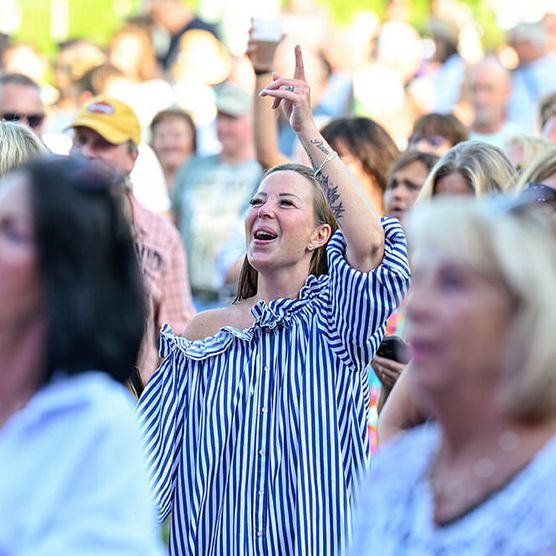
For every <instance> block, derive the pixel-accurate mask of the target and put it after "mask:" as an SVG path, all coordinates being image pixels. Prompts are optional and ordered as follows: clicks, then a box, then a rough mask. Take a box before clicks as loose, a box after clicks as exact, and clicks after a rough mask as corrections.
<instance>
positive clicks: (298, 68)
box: [293, 44, 305, 81]
mask: <svg viewBox="0 0 556 556" xmlns="http://www.w3.org/2000/svg"><path fill="white" fill-rule="evenodd" d="M293 77H294V79H300V80H302V81H305V66H304V65H303V54H302V53H301V47H300V46H299V45H298V44H296V45H295V71H294V72H293Z"/></svg>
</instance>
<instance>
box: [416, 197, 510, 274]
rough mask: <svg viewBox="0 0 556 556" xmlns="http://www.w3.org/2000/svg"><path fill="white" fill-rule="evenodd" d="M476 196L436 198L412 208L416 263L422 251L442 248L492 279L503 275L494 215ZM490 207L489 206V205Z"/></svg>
mask: <svg viewBox="0 0 556 556" xmlns="http://www.w3.org/2000/svg"><path fill="white" fill-rule="evenodd" d="M476 208H477V201H476V200H475V199H465V198H458V199H447V198H446V199H441V198H438V199H432V200H431V201H430V202H427V203H424V204H421V205H419V206H418V207H416V209H415V210H414V211H412V212H411V214H410V215H409V219H408V224H407V235H408V238H409V247H410V252H411V255H412V258H413V259H414V263H415V262H417V261H418V259H419V256H420V253H427V252H431V251H435V252H441V253H442V254H443V255H444V256H446V257H447V258H448V259H453V260H454V261H457V262H458V263H461V264H464V265H465V266H468V267H469V268H470V269H472V270H473V271H475V272H477V273H479V274H481V275H483V276H485V277H487V278H492V279H500V278H501V275H500V271H499V268H500V265H499V261H497V259H498V257H497V253H496V251H495V249H494V245H493V243H492V241H489V238H490V239H492V235H491V232H492V227H493V225H494V222H493V221H494V216H493V215H489V214H488V213H487V212H486V211H477V210H476ZM485 208H486V207H485Z"/></svg>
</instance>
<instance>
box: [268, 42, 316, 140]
mask: <svg viewBox="0 0 556 556" xmlns="http://www.w3.org/2000/svg"><path fill="white" fill-rule="evenodd" d="M272 77H273V81H272V83H269V84H268V85H267V86H266V87H265V88H264V89H263V90H262V91H261V92H260V93H259V95H260V96H263V97H264V96H270V97H273V98H274V102H273V103H272V108H273V109H275V110H276V109H278V108H280V107H281V108H282V111H283V112H284V115H285V116H286V118H287V120H288V122H289V124H290V126H291V127H292V129H293V130H294V131H295V132H296V133H301V132H303V131H308V130H311V129H316V126H315V122H314V119H313V112H312V109H311V95H310V87H309V85H308V84H307V82H306V80H305V68H304V65H303V55H302V53H301V47H300V46H299V45H297V46H296V47H295V70H294V74H293V78H291V79H290V78H287V77H282V76H281V75H279V74H277V73H273V74H272Z"/></svg>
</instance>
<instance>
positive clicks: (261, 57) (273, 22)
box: [251, 17, 282, 67]
mask: <svg viewBox="0 0 556 556" xmlns="http://www.w3.org/2000/svg"><path fill="white" fill-rule="evenodd" d="M251 39H252V40H254V41H256V42H257V46H258V50H257V61H258V62H260V63H261V64H263V65H267V64H268V66H269V67H270V65H271V64H272V58H273V57H274V52H275V51H276V46H277V44H278V43H279V42H280V40H281V39H282V19H281V18H272V19H265V18H260V17H254V18H253V33H252V35H251Z"/></svg>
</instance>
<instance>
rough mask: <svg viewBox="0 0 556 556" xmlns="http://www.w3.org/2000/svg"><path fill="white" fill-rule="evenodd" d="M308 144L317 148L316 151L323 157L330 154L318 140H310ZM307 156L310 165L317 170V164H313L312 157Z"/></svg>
mask: <svg viewBox="0 0 556 556" xmlns="http://www.w3.org/2000/svg"><path fill="white" fill-rule="evenodd" d="M309 143H311V145H315V147H317V149H318V150H319V151H320V152H321V153H322V154H324V155H325V156H328V155H329V154H330V151H329V150H328V148H327V147H326V145H325V144H324V143H323V142H322V141H321V140H320V139H311V140H310V141H309ZM307 154H308V155H309V159H310V160H311V164H312V165H313V168H318V164H315V161H314V160H313V157H312V156H311V155H310V154H309V153H307Z"/></svg>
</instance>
